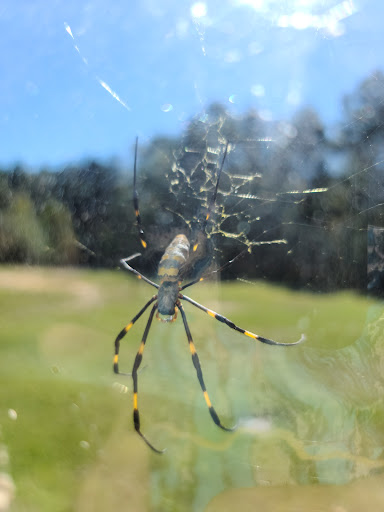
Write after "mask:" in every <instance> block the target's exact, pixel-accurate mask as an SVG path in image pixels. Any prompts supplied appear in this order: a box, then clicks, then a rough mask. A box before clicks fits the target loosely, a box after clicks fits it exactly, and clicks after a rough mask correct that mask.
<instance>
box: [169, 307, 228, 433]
mask: <svg viewBox="0 0 384 512" xmlns="http://www.w3.org/2000/svg"><path fill="white" fill-rule="evenodd" d="M177 307H178V308H179V310H180V313H181V316H182V319H183V323H184V327H185V332H186V333H187V338H188V343H189V349H190V351H191V354H192V361H193V365H194V367H195V369H196V373H197V378H198V379H199V383H200V386H201V389H202V390H203V395H204V398H205V402H206V404H207V406H208V409H209V412H210V414H211V417H212V419H213V421H214V422H215V423H216V425H217V426H218V427H220V428H222V429H223V430H226V431H228V432H231V431H233V430H234V428H228V427H225V426H224V425H223V424H222V423H221V421H220V418H219V417H218V415H217V412H216V411H215V409H214V408H213V406H212V404H211V401H210V399H209V396H208V393H207V390H206V387H205V383H204V378H203V372H202V371H201V366H200V360H199V356H198V355H197V352H196V348H195V344H194V343H193V339H192V335H191V331H190V330H189V326H188V323H187V318H186V316H185V313H184V309H183V306H182V305H181V304H180V302H179V301H178V302H177Z"/></svg>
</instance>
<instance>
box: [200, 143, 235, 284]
mask: <svg viewBox="0 0 384 512" xmlns="http://www.w3.org/2000/svg"><path fill="white" fill-rule="evenodd" d="M228 146H229V143H228V142H227V144H226V146H225V151H224V156H223V160H222V161H221V165H220V169H219V172H218V173H217V181H216V185H215V190H214V191H213V195H212V198H211V200H210V202H209V205H208V211H207V213H206V216H205V219H204V220H203V224H202V226H201V230H202V232H203V233H205V232H206V227H207V223H208V220H209V218H210V216H211V213H212V210H213V207H214V206H215V203H216V198H217V192H218V190H219V182H220V176H221V172H222V170H223V167H224V162H225V159H226V157H227V153H228ZM198 246H199V243H198V241H197V240H195V242H194V243H193V245H192V247H193V252H195V251H196V249H197V247H198ZM196 282H197V281H196ZM191 284H192V283H191Z"/></svg>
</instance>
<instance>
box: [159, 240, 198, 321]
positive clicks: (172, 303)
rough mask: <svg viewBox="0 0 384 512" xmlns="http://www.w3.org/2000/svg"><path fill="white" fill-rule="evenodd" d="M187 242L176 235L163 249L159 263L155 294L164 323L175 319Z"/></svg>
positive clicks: (187, 251)
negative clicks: (157, 284) (156, 292)
mask: <svg viewBox="0 0 384 512" xmlns="http://www.w3.org/2000/svg"><path fill="white" fill-rule="evenodd" d="M189 246H190V243H189V240H188V238H187V237H186V236H185V235H177V236H175V238H174V239H173V240H172V242H171V243H170V244H169V245H168V247H167V248H166V249H165V252H164V254H163V256H162V258H161V260H160V263H159V270H158V272H157V276H158V278H159V279H160V287H159V291H158V294H157V304H158V306H157V307H158V312H159V314H160V315H164V316H166V317H167V319H166V320H165V321H168V322H169V321H172V320H174V319H175V315H176V311H175V307H176V302H177V299H178V295H179V291H180V282H181V280H182V279H181V273H182V270H183V267H184V265H185V264H186V263H187V261H188V257H189Z"/></svg>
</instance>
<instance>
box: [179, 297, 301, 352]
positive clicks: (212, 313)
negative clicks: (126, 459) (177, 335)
mask: <svg viewBox="0 0 384 512" xmlns="http://www.w3.org/2000/svg"><path fill="white" fill-rule="evenodd" d="M179 299H183V300H186V301H187V302H189V303H190V304H192V305H193V306H196V307H197V308H199V309H201V311H204V313H207V314H208V315H209V316H211V317H212V318H216V320H218V321H219V322H222V323H223V324H226V325H228V327H230V328H231V329H234V330H235V331H238V332H240V333H241V334H244V335H245V336H249V337H250V338H253V339H254V340H258V341H261V342H262V343H266V344H267V345H278V346H282V347H290V346H292V345H297V344H298V343H301V342H303V341H304V340H305V335H304V334H302V335H301V338H300V339H299V340H298V341H294V342H293V343H281V342H279V341H274V340H270V339H268V338H264V337H263V336H259V335H258V334H254V333H253V332H250V331H246V330H245V329H242V328H241V327H238V326H237V325H235V324H234V323H233V322H232V321H231V320H228V318H225V316H223V315H219V314H218V313H216V312H215V311H212V310H211V309H208V308H206V307H205V306H203V305H202V304H199V303H198V302H196V301H194V300H192V299H191V298H190V297H187V296H186V295H182V294H181V293H180V294H179Z"/></svg>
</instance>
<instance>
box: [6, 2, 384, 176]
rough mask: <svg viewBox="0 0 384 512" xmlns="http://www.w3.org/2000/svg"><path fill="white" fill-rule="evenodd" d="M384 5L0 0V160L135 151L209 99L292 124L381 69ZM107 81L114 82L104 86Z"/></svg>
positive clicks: (324, 109)
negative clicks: (300, 113)
mask: <svg viewBox="0 0 384 512" xmlns="http://www.w3.org/2000/svg"><path fill="white" fill-rule="evenodd" d="M383 19H384V3H383V2H382V1H381V0H365V1H364V0H344V1H342V0H290V1H286V0H280V1H279V0H206V1H183V0H162V1H161V2H159V1H158V0H141V1H132V0H128V1H127V0H108V1H107V0H105V1H101V0H93V1H88V2H83V1H81V0H66V1H64V0H51V1H50V2H46V0H34V1H31V0H17V1H15V0H2V3H1V6H0V27H1V31H0V38H1V48H2V52H1V54H0V140H1V146H0V147H1V151H0V165H2V166H8V165H12V164H14V163H15V162H21V163H23V164H25V165H28V166H32V167H40V166H43V165H62V164H66V163H69V162H73V161H78V160H80V159H82V158H85V157H98V158H103V159H108V158H111V157H118V158H119V159H120V160H121V161H122V162H123V163H126V162H130V161H131V158H132V144H133V141H134V138H135V136H136V135H139V137H140V140H142V141H146V140H148V139H149V138H151V137H152V136H154V135H159V134H166V135H174V134H179V133H180V132H181V131H182V129H183V127H184V126H185V123H186V122H187V121H188V119H189V118H190V117H191V116H194V115H196V114H198V113H201V112H203V110H204V108H205V107H206V106H207V105H208V104H209V103H210V102H212V101H219V102H221V103H223V104H224V105H225V106H226V107H227V108H228V110H229V111H230V112H232V113H234V114H241V113H242V112H244V111H245V110H246V109H248V108H250V107H252V108H254V109H256V110H257V111H258V112H259V114H260V116H261V117H262V118H264V119H289V118H290V117H291V116H292V114H293V113H294V112H295V111H296V110H297V109H298V108H300V107H302V106H308V105H312V106H313V107H314V108H315V109H316V110H317V111H318V112H319V114H320V117H321V118H322V119H323V120H324V122H326V123H336V122H337V121H342V119H343V111H342V97H343V95H344V94H348V93H350V92H352V91H353V90H354V88H355V87H356V86H357V85H358V83H359V82H360V81H361V80H362V79H364V78H366V77H367V76H369V74H370V73H372V72H374V71H375V70H377V69H381V70H384V52H383V51H382V49H383V47H384V30H383ZM108 89H109V90H108Z"/></svg>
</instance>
